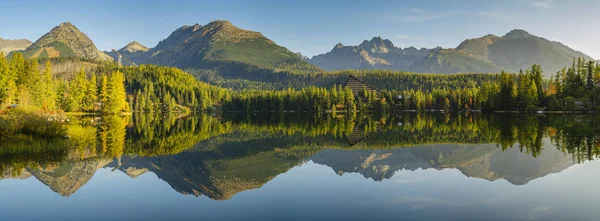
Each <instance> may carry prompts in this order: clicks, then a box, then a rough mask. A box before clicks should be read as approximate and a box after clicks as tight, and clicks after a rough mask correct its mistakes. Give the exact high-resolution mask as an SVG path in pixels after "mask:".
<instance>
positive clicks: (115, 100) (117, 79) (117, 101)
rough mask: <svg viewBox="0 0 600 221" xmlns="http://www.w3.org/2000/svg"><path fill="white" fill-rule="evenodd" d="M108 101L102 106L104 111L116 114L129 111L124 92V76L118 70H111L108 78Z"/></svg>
mask: <svg viewBox="0 0 600 221" xmlns="http://www.w3.org/2000/svg"><path fill="white" fill-rule="evenodd" d="M107 91H108V102H107V103H106V105H103V106H102V111H103V112H105V113H111V114H118V113H123V112H129V104H128V103H127V94H126V92H125V77H124V76H123V73H121V72H120V71H116V72H113V73H112V74H111V75H110V78H109V79H108V87H107Z"/></svg>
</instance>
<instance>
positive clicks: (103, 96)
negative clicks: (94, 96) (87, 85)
mask: <svg viewBox="0 0 600 221" xmlns="http://www.w3.org/2000/svg"><path fill="white" fill-rule="evenodd" d="M98 99H99V101H100V105H101V107H102V110H104V108H105V106H106V105H108V77H107V76H106V75H105V74H102V76H101V77H100V89H99V91H98Z"/></svg>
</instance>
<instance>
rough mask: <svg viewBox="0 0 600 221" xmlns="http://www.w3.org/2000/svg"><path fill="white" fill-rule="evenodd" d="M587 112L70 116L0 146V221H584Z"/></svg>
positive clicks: (592, 186)
mask: <svg viewBox="0 0 600 221" xmlns="http://www.w3.org/2000/svg"><path fill="white" fill-rule="evenodd" d="M598 123H600V117H596V116H593V115H549V116H529V117H527V116H520V115H508V114H506V115H483V114H477V113H471V114H469V113H461V114H441V113H431V114H417V113H405V114H400V115H391V116H390V115H383V116H326V117H319V118H316V117H311V116H302V115H291V114H271V115H241V116H237V115H235V116H230V115H224V116H220V115H219V116H206V115H202V116H188V117H176V116H175V117H166V116H153V115H136V116H128V117H116V116H113V117H102V118H99V117H84V118H73V119H72V120H71V122H69V137H70V138H69V139H68V140H41V139H35V138H31V137H26V136H22V137H15V138H13V139H9V140H6V141H2V143H1V144H0V205H2V206H0V220H598V217H600V210H598V209H597V208H596V207H597V205H598V204H599V203H600V189H598V184H599V183H600V178H599V177H598V171H599V170H600V161H596V158H597V156H598V155H600V135H599V133H598V132H600V124H598Z"/></svg>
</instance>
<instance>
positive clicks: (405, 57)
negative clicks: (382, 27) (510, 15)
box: [308, 29, 593, 76]
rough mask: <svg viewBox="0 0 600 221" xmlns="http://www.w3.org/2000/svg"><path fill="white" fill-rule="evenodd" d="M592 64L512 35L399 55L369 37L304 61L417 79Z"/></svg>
mask: <svg viewBox="0 0 600 221" xmlns="http://www.w3.org/2000/svg"><path fill="white" fill-rule="evenodd" d="M579 57H581V58H585V59H586V60H593V58H591V57H590V56H589V55H586V54H584V53H582V52H580V51H576V50H574V49H571V48H569V47H568V46H566V45H564V44H562V43H560V42H556V41H550V40H547V39H545V38H542V37H538V36H535V35H532V34H529V33H528V32H527V31H524V30H519V29H515V30H512V31H510V32H509V33H507V34H506V35H504V36H502V37H499V36H495V35H491V34H490V35H486V36H484V37H481V38H473V39H467V40H465V41H463V42H462V43H461V44H460V45H459V46H458V47H456V48H449V49H442V48H439V47H438V48H433V49H425V48H421V49H416V48H414V47H408V48H405V49H402V48H399V47H396V46H394V44H393V43H392V42H391V41H390V40H387V39H385V40H384V39H382V38H381V37H375V38H373V39H371V40H370V41H366V40H365V41H363V43H361V44H360V45H358V46H343V45H342V44H337V45H336V46H335V47H334V48H333V49H332V50H331V51H330V52H327V53H325V54H320V55H317V56H314V57H312V58H311V59H308V61H309V62H310V63H312V64H314V65H317V66H318V67H321V68H323V69H325V70H344V69H389V70H403V71H412V72H421V73H466V72H478V73H487V72H490V73H491V72H500V71H502V70H505V71H509V72H518V71H519V70H521V69H522V70H524V69H527V68H529V67H531V66H532V65H533V64H539V65H541V66H542V67H543V68H544V69H545V70H546V75H547V76H548V75H550V74H552V73H555V72H556V71H558V70H560V69H561V68H563V67H564V66H565V65H567V64H570V62H572V60H573V58H579Z"/></svg>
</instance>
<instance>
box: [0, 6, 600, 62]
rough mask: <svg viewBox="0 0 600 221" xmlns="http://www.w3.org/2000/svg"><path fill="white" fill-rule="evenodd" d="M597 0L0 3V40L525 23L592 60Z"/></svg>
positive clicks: (411, 42) (379, 32) (315, 38)
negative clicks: (216, 27) (230, 27)
mask: <svg viewBox="0 0 600 221" xmlns="http://www.w3.org/2000/svg"><path fill="white" fill-rule="evenodd" d="M599 8H600V1H597V0H569V1H567V0H564V1H562V0H497V1H493V0H485V1H483V0H456V1H453V0H430V1H427V0H420V1H419V0H414V1H402V0H396V1H393V0H370V1H354V0H344V1H337V0H336V1H334V0H316V1H315V0H256V1H251V0H207V1H199V0H196V1H192V0H170V1H152V0H147V1H142V0H138V1H127V0H118V1H116V0H102V1H91V0H78V1H70V0H56V1H46V0H44V1H34V0H18V1H13V0H2V1H0V27H2V29H1V30H0V37H1V38H8V39H16V38H27V39H29V40H31V41H35V40H36V39H38V38H39V37H41V36H42V35H43V34H45V33H46V32H48V31H49V30H50V29H51V28H52V27H54V26H56V25H58V24H60V23H61V22H64V21H70V22H71V23H73V24H74V25H76V26H77V27H78V28H79V29H81V30H82V31H83V32H85V33H86V34H87V35H88V36H89V37H90V38H91V39H92V40H93V41H94V42H95V43H96V45H97V46H98V48H99V49H101V50H109V49H111V48H115V49H118V48H121V47H123V46H124V45H125V44H127V43H128V42H130V41H132V40H137V41H139V42H141V43H142V44H144V45H146V46H148V47H154V46H155V45H156V44H157V43H158V42H159V41H160V40H162V39H164V38H166V37H167V36H168V35H169V34H170V33H171V32H173V31H174V30H175V29H177V28H178V27H181V26H183V25H191V24H195V23H199V24H206V23H208V22H210V21H212V20H229V21H231V22H232V23H233V24H234V25H236V26H238V27H240V28H243V29H249V30H254V31H259V32H262V33H263V34H264V35H265V36H266V37H268V38H270V39H271V40H273V41H275V42H276V43H277V44H279V45H282V46H285V47H287V48H288V49H290V50H291V51H294V52H301V53H303V54H306V55H309V56H312V55H315V54H320V53H324V52H327V51H330V50H331V49H332V48H333V46H334V45H335V44H336V43H338V42H340V43H342V44H344V45H357V44H360V43H361V42H362V41H363V40H365V39H371V38H372V37H374V36H381V37H383V38H387V39H390V40H391V41H392V42H394V43H395V44H396V46H400V47H408V46H415V47H417V48H419V47H428V48H431V47H435V46H442V47H445V48H447V47H456V46H457V45H458V44H459V43H460V42H462V41H463V40H464V39H467V38H475V37H480V36H484V35H486V34H496V35H504V34H505V33H507V32H508V31H510V30H512V29H516V28H519V29H525V30H527V31H529V32H530V33H532V34H534V35H538V36H542V37H545V38H547V39H550V40H557V41H561V42H562V43H564V44H566V45H568V46H570V47H572V48H574V49H577V50H580V51H582V52H584V53H587V54H589V55H591V56H592V57H594V58H596V59H598V58H600V44H598V39H600V37H599V36H600V28H599V27H598V25H599V24H598V23H599V22H600V13H598V9H599Z"/></svg>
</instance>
